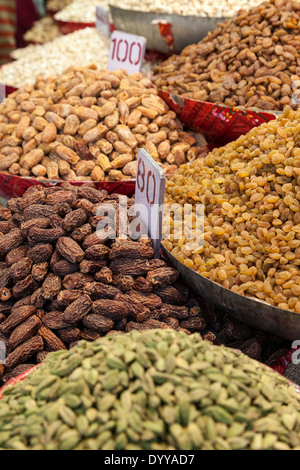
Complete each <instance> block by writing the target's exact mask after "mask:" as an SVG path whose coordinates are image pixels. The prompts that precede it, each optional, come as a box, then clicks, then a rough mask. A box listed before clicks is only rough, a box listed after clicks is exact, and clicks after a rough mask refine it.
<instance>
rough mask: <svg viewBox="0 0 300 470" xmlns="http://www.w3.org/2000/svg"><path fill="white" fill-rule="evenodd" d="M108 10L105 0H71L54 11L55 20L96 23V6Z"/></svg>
mask: <svg viewBox="0 0 300 470" xmlns="http://www.w3.org/2000/svg"><path fill="white" fill-rule="evenodd" d="M97 5H100V6H102V7H103V8H105V9H106V10H108V2H107V0H73V2H72V3H71V4H70V5H68V6H66V7H65V8H63V9H62V10H61V11H59V12H58V13H56V15H55V16H54V18H55V20H57V21H66V22H72V23H96V6H97Z"/></svg>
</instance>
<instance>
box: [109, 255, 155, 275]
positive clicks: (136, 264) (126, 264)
mask: <svg viewBox="0 0 300 470" xmlns="http://www.w3.org/2000/svg"><path fill="white" fill-rule="evenodd" d="M109 267H110V269H111V270H112V272H113V273H114V274H125V275H130V276H143V275H145V274H147V273H148V271H149V270H150V264H149V261H148V260H144V259H134V258H124V259H123V258H120V259H115V260H113V261H112V262H111V263H110V266H109Z"/></svg>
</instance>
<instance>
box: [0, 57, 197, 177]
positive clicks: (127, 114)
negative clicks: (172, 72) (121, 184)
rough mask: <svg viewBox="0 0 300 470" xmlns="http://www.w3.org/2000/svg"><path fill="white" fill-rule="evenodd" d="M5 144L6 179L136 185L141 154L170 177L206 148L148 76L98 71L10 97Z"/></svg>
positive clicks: (2, 167) (0, 136)
mask: <svg viewBox="0 0 300 470" xmlns="http://www.w3.org/2000/svg"><path fill="white" fill-rule="evenodd" d="M0 140H1V141H0V171H1V172H7V173H9V174H12V175H20V176H35V177H38V178H41V179H50V180H59V179H63V180H66V181H101V180H108V181H121V180H126V179H132V178H135V176H136V166H137V165H136V158H137V153H138V150H139V148H145V149H146V150H147V151H148V152H149V154H150V155H151V156H152V157H153V158H154V159H155V160H156V161H157V162H158V163H160V164H161V165H162V167H163V168H165V169H166V172H167V173H168V172H172V171H174V169H176V168H177V166H179V165H181V164H183V163H185V162H187V161H192V160H194V159H195V158H197V157H198V155H199V154H200V153H201V151H202V149H201V146H202V145H203V143H202V144H201V142H200V144H198V142H197V136H193V135H192V134H190V133H187V132H185V131H184V130H183V126H182V124H181V123H180V122H179V121H178V119H176V115H175V113H174V112H173V111H170V110H169V108H168V106H167V104H166V103H165V102H164V101H163V100H162V99H161V98H160V97H159V96H158V94H157V90H156V88H155V87H154V86H153V84H152V83H151V81H150V80H149V79H148V78H146V77H144V76H143V74H142V73H136V74H134V75H131V76H128V75H127V73H126V72H125V71H124V70H119V71H115V72H109V71H106V70H98V69H97V67H96V66H94V65H91V66H90V67H82V68H70V69H68V70H67V71H66V72H65V73H63V74H62V75H60V76H58V77H53V78H47V79H45V78H44V77H43V76H39V77H38V78H37V81H36V83H35V85H24V86H23V87H22V88H20V89H19V90H18V91H17V92H15V93H13V94H11V95H10V96H9V97H8V98H7V99H6V100H5V102H4V103H3V104H2V105H0Z"/></svg>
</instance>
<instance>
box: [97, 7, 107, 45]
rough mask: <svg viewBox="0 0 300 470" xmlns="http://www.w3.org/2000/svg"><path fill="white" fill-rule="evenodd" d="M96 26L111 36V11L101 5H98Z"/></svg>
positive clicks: (100, 31) (101, 31) (98, 29)
mask: <svg viewBox="0 0 300 470" xmlns="http://www.w3.org/2000/svg"><path fill="white" fill-rule="evenodd" d="M96 28H97V31H99V33H102V34H104V35H105V36H106V37H108V38H110V21H109V12H108V11H107V10H105V8H103V7H101V6H100V5H97V6H96Z"/></svg>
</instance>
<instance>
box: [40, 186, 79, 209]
mask: <svg viewBox="0 0 300 470" xmlns="http://www.w3.org/2000/svg"><path fill="white" fill-rule="evenodd" d="M60 203H66V204H69V205H70V206H71V207H75V206H76V203H77V199H76V197H75V195H74V194H73V193H72V192H71V191H64V190H61V191H56V192H54V193H52V194H47V197H46V204H48V205H50V206H54V205H55V204H60Z"/></svg>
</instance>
